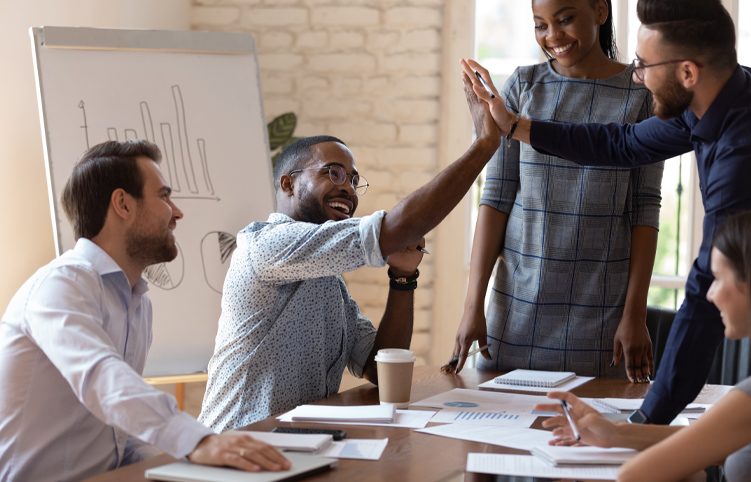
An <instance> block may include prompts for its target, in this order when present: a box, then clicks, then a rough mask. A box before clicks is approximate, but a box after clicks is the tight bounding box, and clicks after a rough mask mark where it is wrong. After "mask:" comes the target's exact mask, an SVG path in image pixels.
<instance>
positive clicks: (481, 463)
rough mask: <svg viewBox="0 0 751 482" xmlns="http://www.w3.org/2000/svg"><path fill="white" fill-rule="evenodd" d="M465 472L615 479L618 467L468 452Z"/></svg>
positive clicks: (528, 456)
mask: <svg viewBox="0 0 751 482" xmlns="http://www.w3.org/2000/svg"><path fill="white" fill-rule="evenodd" d="M467 472H478V473H481V474H495V475H516V476H526V477H550V478H555V479H577V480H615V479H616V476H617V474H618V467H613V466H609V467H608V466H594V467H553V466H551V465H549V464H546V463H545V462H543V461H542V460H540V459H538V458H536V457H533V456H531V455H507V454H477V453H470V454H468V455H467Z"/></svg>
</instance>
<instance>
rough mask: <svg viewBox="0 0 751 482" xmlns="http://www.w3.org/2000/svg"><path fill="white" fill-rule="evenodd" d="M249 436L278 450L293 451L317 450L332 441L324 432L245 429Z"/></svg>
mask: <svg viewBox="0 0 751 482" xmlns="http://www.w3.org/2000/svg"><path fill="white" fill-rule="evenodd" d="M246 433H247V434H249V435H250V436H251V437H253V438H254V439H256V440H260V441H261V442H264V443H267V444H269V445H271V446H273V447H276V448H278V449H279V450H291V451H294V452H318V451H319V450H321V449H323V448H326V447H328V446H329V445H331V443H332V442H333V441H334V438H333V437H332V436H331V435H328V434H325V433H278V432H254V431H247V432H246Z"/></svg>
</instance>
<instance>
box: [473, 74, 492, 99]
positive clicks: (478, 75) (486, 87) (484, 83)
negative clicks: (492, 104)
mask: <svg viewBox="0 0 751 482" xmlns="http://www.w3.org/2000/svg"><path fill="white" fill-rule="evenodd" d="M475 75H476V76H477V78H478V79H480V83H481V84H482V86H483V87H485V90H487V91H488V94H490V98H491V99H495V94H494V93H493V91H492V90H490V86H489V85H488V83H487V82H485V79H483V78H482V75H480V72H478V71H476V70H475Z"/></svg>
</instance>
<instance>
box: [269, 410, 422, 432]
mask: <svg viewBox="0 0 751 482" xmlns="http://www.w3.org/2000/svg"><path fill="white" fill-rule="evenodd" d="M291 413H292V411H291V410H290V411H289V412H287V413H284V414H282V415H279V416H278V417H276V419H277V420H279V421H281V422H291V421H292V415H291ZM433 415H435V412H434V411H432V410H399V409H397V411H396V418H395V420H394V423H371V422H315V423H317V424H318V423H325V424H330V425H367V426H376V427H395V428H397V427H398V428H423V427H425V426H426V425H427V424H428V421H429V420H430V419H431V418H432V417H433Z"/></svg>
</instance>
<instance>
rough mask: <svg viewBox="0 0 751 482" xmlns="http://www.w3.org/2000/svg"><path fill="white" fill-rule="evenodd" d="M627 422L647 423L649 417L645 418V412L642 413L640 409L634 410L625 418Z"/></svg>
mask: <svg viewBox="0 0 751 482" xmlns="http://www.w3.org/2000/svg"><path fill="white" fill-rule="evenodd" d="M626 420H627V421H628V423H649V418H647V414H646V413H644V412H643V411H642V410H641V409H639V410H634V411H633V412H632V413H631V415H629V416H628V418H626Z"/></svg>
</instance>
